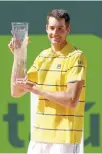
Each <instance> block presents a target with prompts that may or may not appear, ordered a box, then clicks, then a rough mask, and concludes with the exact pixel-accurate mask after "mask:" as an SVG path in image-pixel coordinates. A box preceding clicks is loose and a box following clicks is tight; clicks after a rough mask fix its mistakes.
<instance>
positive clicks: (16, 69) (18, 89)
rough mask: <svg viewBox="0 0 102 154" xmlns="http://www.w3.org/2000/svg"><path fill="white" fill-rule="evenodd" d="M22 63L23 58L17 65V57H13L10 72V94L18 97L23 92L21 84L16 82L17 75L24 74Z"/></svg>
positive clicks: (21, 75)
mask: <svg viewBox="0 0 102 154" xmlns="http://www.w3.org/2000/svg"><path fill="white" fill-rule="evenodd" d="M23 65H24V62H23V60H22V63H21V64H20V65H18V59H17V57H14V62H13V67H12V73H11V95H12V96H13V97H20V96H23V95H24V94H25V92H24V88H23V86H22V85H20V84H16V79H17V77H19V78H24V76H25V74H24V71H23V69H22V68H23Z"/></svg>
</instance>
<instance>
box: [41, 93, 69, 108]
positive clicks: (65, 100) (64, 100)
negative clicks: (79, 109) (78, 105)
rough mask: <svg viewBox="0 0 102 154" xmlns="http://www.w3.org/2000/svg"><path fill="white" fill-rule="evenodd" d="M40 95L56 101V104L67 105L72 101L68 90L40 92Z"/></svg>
mask: <svg viewBox="0 0 102 154" xmlns="http://www.w3.org/2000/svg"><path fill="white" fill-rule="evenodd" d="M42 95H43V96H44V97H45V98H46V99H48V100H50V101H52V102H54V103H56V104H60V105H62V106H68V105H69V104H70V103H71V102H72V94H71V92H70V91H69V92H68V91H63V92H42Z"/></svg>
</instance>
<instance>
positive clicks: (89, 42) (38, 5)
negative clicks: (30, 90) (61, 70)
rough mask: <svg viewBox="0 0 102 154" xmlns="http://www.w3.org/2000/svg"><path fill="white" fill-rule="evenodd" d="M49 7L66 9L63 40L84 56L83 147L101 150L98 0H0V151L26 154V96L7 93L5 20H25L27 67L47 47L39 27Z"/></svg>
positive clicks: (101, 34) (8, 62)
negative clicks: (67, 25)
mask: <svg viewBox="0 0 102 154" xmlns="http://www.w3.org/2000/svg"><path fill="white" fill-rule="evenodd" d="M54 8H62V9H66V10H68V12H69V14H70V17H71V33H70V35H69V36H68V40H69V41H70V42H71V43H72V44H73V45H74V46H76V47H77V48H79V49H81V50H82V51H84V54H85V55H86V57H87V61H88V68H87V85H86V106H85V123H84V147H85V152H86V153H102V112H101V110H102V109H101V107H102V18H101V16H102V2H101V1H98V2H95V1H93V2H92V1H90V2H89V1H86V2H85V1H78V2H77V1H63V2H58V1H38V2H37V1H30V2H24V1H22V2H20V1H19V2H17V1H11V2H10V1H9V2H8V1H0V153H26V151H27V147H28V143H29V139H30V95H29V94H27V95H25V96H23V97H22V98H18V99H15V98H12V97H11V95H10V76H11V69H12V63H13V55H12V53H10V51H9V49H8V43H9V41H10V39H11V37H12V36H11V33H10V32H11V22H17V21H18V22H29V36H30V40H31V41H30V44H29V46H28V61H27V68H29V67H30V66H31V65H32V63H33V61H34V59H35V57H36V56H37V55H38V54H39V53H40V52H41V51H42V50H43V49H45V48H48V47H49V46H50V44H49V41H48V39H47V35H46V31H45V26H46V16H47V13H48V12H50V11H51V10H52V9H54Z"/></svg>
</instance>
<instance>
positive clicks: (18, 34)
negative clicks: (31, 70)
mask: <svg viewBox="0 0 102 154" xmlns="http://www.w3.org/2000/svg"><path fill="white" fill-rule="evenodd" d="M11 25H12V31H11V32H12V35H13V43H14V44H13V45H14V56H15V59H16V66H15V77H16V80H19V79H20V80H21V79H24V78H25V76H26V64H27V44H28V23H24V22H12V23H11Z"/></svg>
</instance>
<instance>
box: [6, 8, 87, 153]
mask: <svg viewBox="0 0 102 154" xmlns="http://www.w3.org/2000/svg"><path fill="white" fill-rule="evenodd" d="M46 32H47V34H48V39H49V41H50V42H51V47H50V48H48V49H45V50H43V51H42V52H41V53H40V54H39V55H38V56H37V58H36V59H35V61H34V63H33V65H32V66H31V68H30V69H29V70H28V72H27V77H26V79H25V80H21V81H15V66H16V62H17V59H16V58H17V57H15V56H14V62H13V69H12V74H11V95H12V96H13V97H16V98H17V97H21V96H22V95H24V94H26V93H27V92H32V93H34V94H36V95H38V98H39V99H38V106H37V112H36V123H35V125H34V128H33V133H32V136H31V141H30V143H29V147H28V153H27V154H68V153H70V154H71V153H72V154H73V153H79V151H80V143H81V138H82V132H83V122H84V106H85V87H86V66H87V62H86V57H85V56H84V53H83V52H82V51H81V50H79V49H77V48H76V47H74V46H73V45H72V44H71V43H70V42H69V41H67V36H68V34H69V32H70V16H69V14H68V12H67V11H66V10H63V9H54V10H52V11H51V12H49V13H48V15H47V23H46ZM39 45H40V40H39ZM9 48H10V49H11V50H13V43H12V41H11V42H10V43H9ZM32 55H33V53H32Z"/></svg>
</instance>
